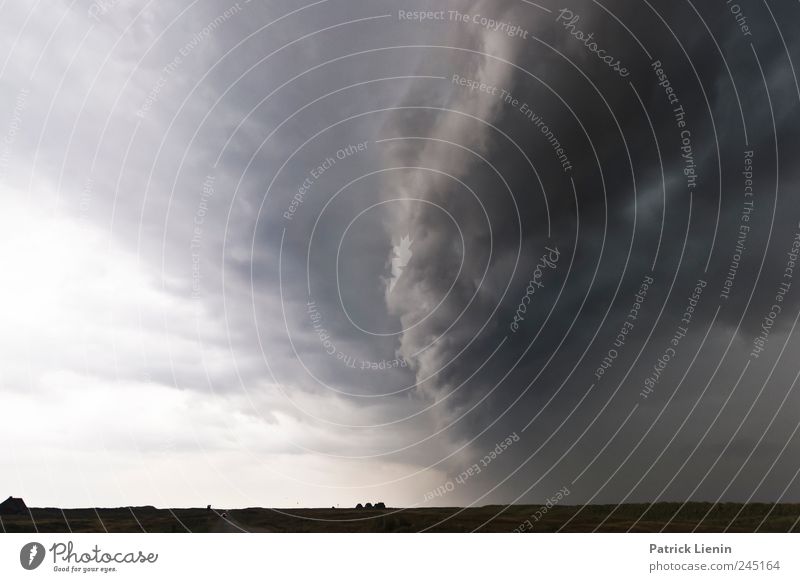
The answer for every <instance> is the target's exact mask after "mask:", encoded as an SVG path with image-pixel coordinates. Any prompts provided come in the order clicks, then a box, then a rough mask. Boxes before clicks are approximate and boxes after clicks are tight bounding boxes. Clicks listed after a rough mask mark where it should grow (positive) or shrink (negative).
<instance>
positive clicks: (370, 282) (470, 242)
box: [0, 0, 800, 507]
mask: <svg viewBox="0 0 800 582" xmlns="http://www.w3.org/2000/svg"><path fill="white" fill-rule="evenodd" d="M0 10H2V18H0V39H2V40H0V43H2V45H3V51H2V53H0V55H3V56H2V57H1V58H0V60H1V61H2V64H0V99H1V100H2V101H0V112H1V113H2V117H0V139H2V141H1V142H0V145H1V146H2V150H0V192H2V196H3V204H2V212H0V241H2V245H1V246H0V249H2V253H0V273H2V283H1V284H0V299H1V300H2V305H3V313H2V319H1V320H0V398H1V400H0V404H1V406H0V409H2V411H3V414H2V422H0V442H1V443H2V445H3V446H2V447H0V466H2V472H0V486H2V487H1V488H2V490H3V491H4V493H3V494H5V495H11V494H13V495H17V496H23V497H24V498H25V499H26V501H27V502H28V503H29V505H34V506H45V505H48V506H67V507H76V506H81V507H86V506H125V505H143V504H152V505H158V506H202V505H203V504H205V503H214V504H215V505H218V506H229V507H234V506H273V507H296V506H298V505H299V506H331V505H341V506H350V505H354V504H355V503H357V502H360V501H362V502H363V501H379V500H382V501H385V502H386V503H387V504H389V505H392V506H418V505H447V506H467V505H487V504H508V503H530V504H538V503H542V502H544V500H546V499H547V498H548V497H550V496H552V495H553V494H554V493H555V492H557V491H559V490H561V489H562V488H567V489H568V490H569V497H568V501H567V502H569V503H586V502H593V503H621V502H631V501H637V502H640V501H641V502H645V501H647V502H649V501H662V500H666V501H686V500H706V501H717V500H728V501H798V500H800V480H798V472H799V471H800V461H798V459H799V458H800V455H799V454H798V453H800V435H798V434H797V433H798V427H800V416H799V415H798V410H800V394H798V392H800V390H798V389H796V382H797V379H798V374H799V373H800V367H798V363H797V357H796V354H797V352H798V350H800V344H799V343H798V340H797V338H796V337H795V334H794V331H795V327H796V324H797V319H798V316H799V315H800V280H795V279H797V278H798V277H800V270H798V269H799V268H800V263H797V264H796V262H797V261H800V255H798V252H800V238H798V236H800V224H799V223H800V201H799V200H798V197H797V193H798V188H799V187H800V176H799V175H798V165H797V163H796V161H797V159H798V155H800V148H798V141H799V140H800V117H799V115H800V108H798V105H800V87H799V86H798V80H797V74H796V72H795V70H794V63H795V62H800V37H798V35H797V32H796V31H795V30H794V29H793V28H792V26H791V23H793V22H797V20H798V18H800V5H798V3H797V2H795V1H794V0H780V1H775V2H765V1H763V0H760V1H756V0H740V1H738V3H734V2H725V1H724V0H720V1H715V2H711V3H705V2H697V1H694V2H692V1H690V0H685V1H681V2H669V3H665V2H648V1H647V0H641V1H637V2H631V3H625V5H624V6H621V5H613V6H612V5H611V4H610V3H608V2H596V1H592V2H590V1H581V0H575V1H573V2H571V3H570V4H566V5H557V4H553V3H552V2H549V1H547V0H543V1H542V2H536V3H533V2H527V1H525V0H503V1H497V0H492V1H490V0H463V1H457V0H437V1H433V2H418V3H416V4H415V3H409V4H407V5H406V4H403V3H400V4H398V3H397V2H390V1H389V0H319V1H315V2H309V3H308V4H299V3H297V2H289V1H287V0H284V1H280V0H279V1H269V2H260V1H258V0H252V1H246V0H240V1H239V2H237V3H233V4H231V3H228V2H224V1H217V0H202V1H201V0H197V1H194V2H187V3H178V2H144V1H142V2H139V1H133V0H108V1H102V2H101V1H100V0H97V1H96V2H94V3H85V2H81V3H79V2H68V1H62V2H47V3H45V2H30V3H22V2H13V3H11V4H8V3H6V4H3V6H2V9H0Z"/></svg>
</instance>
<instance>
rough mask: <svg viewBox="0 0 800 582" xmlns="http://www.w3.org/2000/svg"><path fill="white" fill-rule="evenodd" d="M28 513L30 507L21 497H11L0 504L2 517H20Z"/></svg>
mask: <svg viewBox="0 0 800 582" xmlns="http://www.w3.org/2000/svg"><path fill="white" fill-rule="evenodd" d="M27 512H28V506H27V505H25V502H24V501H23V500H22V498H21V497H9V498H8V499H6V500H5V501H3V502H2V503H0V515H19V514H20V513H27Z"/></svg>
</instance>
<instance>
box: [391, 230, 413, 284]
mask: <svg viewBox="0 0 800 582" xmlns="http://www.w3.org/2000/svg"><path fill="white" fill-rule="evenodd" d="M413 242H414V241H413V240H411V238H410V236H409V235H406V236H404V237H403V238H401V239H400V244H398V245H394V247H393V248H392V254H393V255H394V257H393V258H392V278H391V279H390V280H389V293H391V292H392V289H394V286H395V285H396V284H397V280H398V279H400V276H401V275H402V274H403V270H404V269H405V268H406V267H407V266H408V262H409V261H410V260H411V256H412V255H413V253H412V252H411V245H412V243H413Z"/></svg>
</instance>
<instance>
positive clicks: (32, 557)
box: [19, 542, 45, 570]
mask: <svg viewBox="0 0 800 582" xmlns="http://www.w3.org/2000/svg"><path fill="white" fill-rule="evenodd" d="M44 555H45V550H44V546H43V545H42V544H40V543H39V542H30V543H27V544H25V545H24V546H22V549H21V550H20V551H19V563H20V564H22V567H23V568H25V569H26V570H35V569H36V568H38V567H39V566H41V565H42V562H43V561H44Z"/></svg>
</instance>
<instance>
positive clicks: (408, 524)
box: [1, 503, 800, 533]
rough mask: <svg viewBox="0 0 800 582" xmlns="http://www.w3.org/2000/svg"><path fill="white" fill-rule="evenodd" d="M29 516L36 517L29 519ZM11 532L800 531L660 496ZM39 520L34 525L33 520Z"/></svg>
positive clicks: (158, 517)
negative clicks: (636, 500)
mask: <svg viewBox="0 0 800 582" xmlns="http://www.w3.org/2000/svg"><path fill="white" fill-rule="evenodd" d="M31 517H32V518H33V519H31ZM1 519H2V531H5V532H9V533H11V532H34V531H37V530H38V531H39V532H42V533H45V532H69V531H72V532H104V531H108V532H142V531H144V532H187V531H191V532H241V531H247V532H419V531H435V532H470V531H480V532H513V531H515V530H519V529H522V530H524V531H527V532H555V531H559V530H560V531H567V532H591V531H603V532H626V531H633V532H658V531H662V530H663V531H665V532H691V531H698V532H722V531H729V532H752V531H759V532H789V531H792V532H799V531H800V524H799V523H798V522H799V520H800V504H766V503H765V504H762V503H751V504H747V505H742V504H738V503H719V504H711V503H687V504H685V505H682V504H680V503H656V504H653V505H647V504H627V505H621V506H619V507H617V506H614V505H588V506H566V505H565V506H557V507H552V508H550V509H549V510H548V511H547V512H544V513H543V512H542V508H541V507H540V506H534V505H513V506H510V507H505V506H499V505H498V506H484V507H474V508H467V509H464V508H457V507H434V508H419V509H393V508H387V509H378V510H372V509H268V508H261V507H254V508H247V509H230V510H225V509H218V508H217V509H213V510H208V509H156V508H154V507H125V508H113V509H108V508H97V509H63V510H62V509H58V508H31V509H30V515H29V514H27V513H26V514H19V515H3V516H2V518H1ZM34 522H35V527H34Z"/></svg>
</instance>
